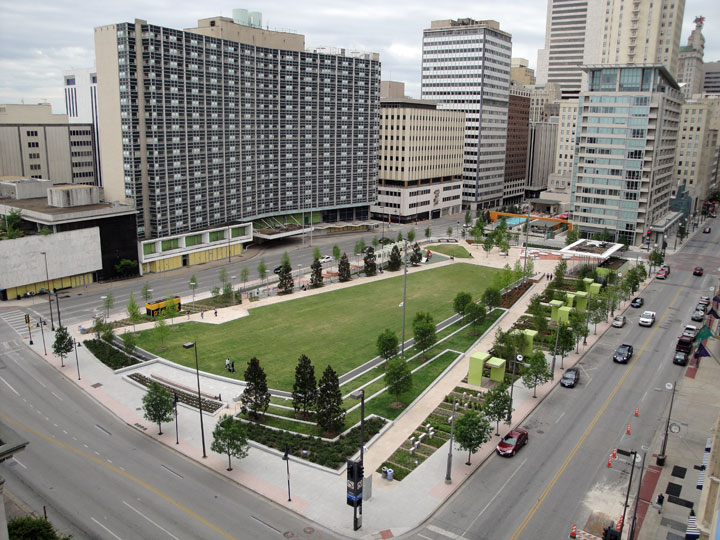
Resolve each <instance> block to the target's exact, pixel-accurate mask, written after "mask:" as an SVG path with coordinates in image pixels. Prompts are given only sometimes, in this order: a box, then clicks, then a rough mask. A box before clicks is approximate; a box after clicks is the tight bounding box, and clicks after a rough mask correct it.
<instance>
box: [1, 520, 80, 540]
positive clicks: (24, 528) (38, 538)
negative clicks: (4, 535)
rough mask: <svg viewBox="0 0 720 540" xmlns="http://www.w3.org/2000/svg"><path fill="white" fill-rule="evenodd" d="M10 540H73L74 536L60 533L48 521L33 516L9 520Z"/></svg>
mask: <svg viewBox="0 0 720 540" xmlns="http://www.w3.org/2000/svg"><path fill="white" fill-rule="evenodd" d="M7 532H8V538H10V540H71V539H72V535H69V536H64V535H62V534H60V533H58V532H57V531H56V530H55V527H53V525H52V523H50V522H49V521H48V520H47V519H45V518H42V517H35V516H32V515H29V516H22V517H16V518H12V519H9V520H8V522H7Z"/></svg>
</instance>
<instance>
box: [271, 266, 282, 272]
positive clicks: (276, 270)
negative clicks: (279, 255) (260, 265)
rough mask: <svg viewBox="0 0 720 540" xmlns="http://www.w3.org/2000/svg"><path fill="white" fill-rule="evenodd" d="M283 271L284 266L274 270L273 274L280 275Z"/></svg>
mask: <svg viewBox="0 0 720 540" xmlns="http://www.w3.org/2000/svg"><path fill="white" fill-rule="evenodd" d="M281 271H282V264H281V265H280V266H276V267H275V269H274V270H273V274H279V273H280V272H281Z"/></svg>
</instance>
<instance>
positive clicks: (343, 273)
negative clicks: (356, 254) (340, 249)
mask: <svg viewBox="0 0 720 540" xmlns="http://www.w3.org/2000/svg"><path fill="white" fill-rule="evenodd" d="M338 278H339V279H340V282H341V283H345V282H347V281H350V280H351V279H352V276H351V275H350V261H349V260H348V257H347V255H346V254H345V253H343V254H342V257H340V262H339V263H338Z"/></svg>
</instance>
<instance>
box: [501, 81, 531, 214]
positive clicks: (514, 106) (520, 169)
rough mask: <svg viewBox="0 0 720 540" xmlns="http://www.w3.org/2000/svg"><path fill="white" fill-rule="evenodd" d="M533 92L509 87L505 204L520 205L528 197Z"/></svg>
mask: <svg viewBox="0 0 720 540" xmlns="http://www.w3.org/2000/svg"><path fill="white" fill-rule="evenodd" d="M529 117H530V90H529V89H527V88H525V87H524V86H522V85H520V84H514V83H513V84H511V85H510V97H509V103H508V124H507V145H506V152H505V183H504V185H503V205H504V206H507V205H511V204H519V203H521V202H522V200H523V198H524V197H525V184H526V179H525V173H526V172H527V154H528V130H529V126H530V120H529Z"/></svg>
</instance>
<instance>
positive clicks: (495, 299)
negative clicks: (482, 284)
mask: <svg viewBox="0 0 720 540" xmlns="http://www.w3.org/2000/svg"><path fill="white" fill-rule="evenodd" d="M482 301H483V303H484V304H485V305H486V306H487V307H488V309H492V308H496V307H499V306H500V305H501V304H502V293H501V292H500V291H499V290H498V289H497V288H495V287H488V288H487V289H485V290H484V291H483V294H482Z"/></svg>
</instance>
